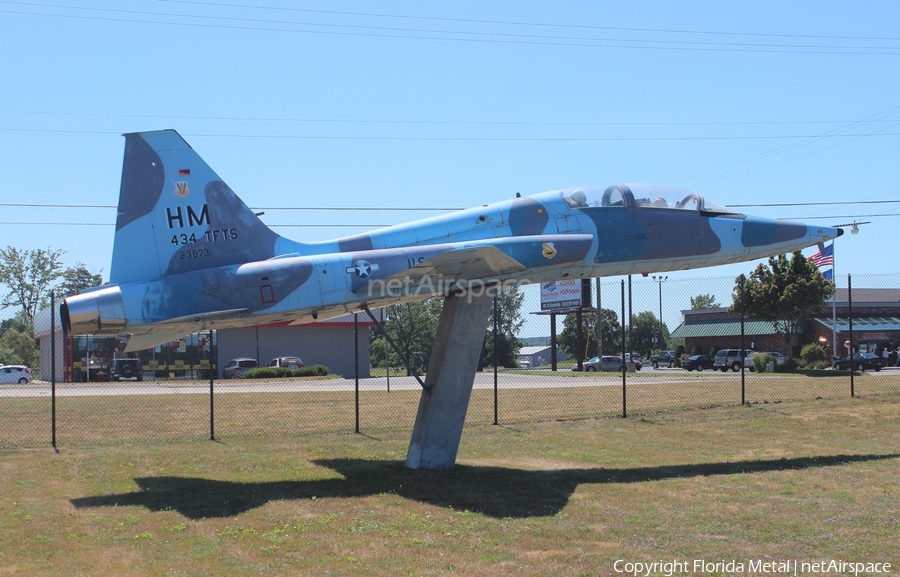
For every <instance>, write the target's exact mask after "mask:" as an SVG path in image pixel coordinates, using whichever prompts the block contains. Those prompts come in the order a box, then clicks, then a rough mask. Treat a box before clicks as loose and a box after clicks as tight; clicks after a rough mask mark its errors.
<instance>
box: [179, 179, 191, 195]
mask: <svg viewBox="0 0 900 577" xmlns="http://www.w3.org/2000/svg"><path fill="white" fill-rule="evenodd" d="M190 193H191V188H190V187H189V186H188V183H187V182H185V181H183V180H179V181H178V182H176V183H175V194H177V195H178V196H180V197H181V198H184V197H186V196H187V195H189V194H190Z"/></svg>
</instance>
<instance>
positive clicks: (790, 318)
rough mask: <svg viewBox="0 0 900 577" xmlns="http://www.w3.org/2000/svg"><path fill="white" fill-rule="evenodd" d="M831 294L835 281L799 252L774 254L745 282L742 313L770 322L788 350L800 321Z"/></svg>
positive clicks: (736, 302) (736, 296)
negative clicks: (766, 263)
mask: <svg viewBox="0 0 900 577" xmlns="http://www.w3.org/2000/svg"><path fill="white" fill-rule="evenodd" d="M741 278H742V277H741V276H739V277H737V278H736V279H735V286H734V292H733V293H732V300H733V302H732V305H731V311H732V312H738V311H740V310H741V285H740V283H741ZM833 294H834V283H833V282H831V281H827V280H825V278H824V277H823V276H822V273H820V272H819V269H818V268H817V267H816V265H814V264H813V263H812V262H811V261H808V260H806V259H805V258H803V255H802V254H800V252H799V251H797V252H795V253H794V254H793V255H792V256H791V258H790V259H788V257H787V255H784V254H783V255H779V256H777V257H775V256H773V257H769V265H768V266H766V265H764V264H759V265H758V266H757V267H756V270H754V271H753V272H752V273H751V274H750V277H749V278H747V279H746V281H745V282H744V313H745V314H746V315H747V316H749V317H752V318H757V319H761V320H764V321H768V322H769V323H771V324H772V327H773V328H774V329H775V331H776V332H777V333H778V334H780V335H782V336H783V337H784V339H785V342H786V343H787V345H788V349H787V350H789V351H790V350H793V346H794V335H795V334H796V332H797V327H798V326H799V324H800V323H801V322H802V321H803V320H805V319H808V318H810V317H812V315H814V314H815V313H817V312H819V311H820V310H821V309H822V306H823V305H824V304H825V301H826V299H828V298H829V297H831V296H832V295H833Z"/></svg>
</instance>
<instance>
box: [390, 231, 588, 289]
mask: <svg viewBox="0 0 900 577" xmlns="http://www.w3.org/2000/svg"><path fill="white" fill-rule="evenodd" d="M593 239H594V237H593V236H592V235H590V234H566V235H535V236H520V237H504V238H496V239H488V240H480V241H477V242H472V243H458V244H456V245H452V248H451V249H450V250H447V251H445V252H442V253H440V254H438V255H436V256H433V257H431V258H429V259H427V260H425V261H423V262H420V263H418V264H416V265H415V266H412V267H410V268H408V269H406V270H403V271H401V272H398V273H395V274H393V275H391V276H390V277H388V278H387V279H386V280H393V279H410V280H417V279H420V278H423V277H425V276H426V275H428V276H430V277H432V278H436V277H443V278H445V279H459V280H472V279H492V278H498V277H502V276H503V275H508V274H512V273H518V272H524V271H527V270H529V269H536V268H545V267H556V266H560V267H561V266H567V265H571V264H573V263H575V262H579V261H581V260H582V259H583V258H584V256H585V255H586V254H587V252H588V250H589V249H590V246H591V244H592V243H593Z"/></svg>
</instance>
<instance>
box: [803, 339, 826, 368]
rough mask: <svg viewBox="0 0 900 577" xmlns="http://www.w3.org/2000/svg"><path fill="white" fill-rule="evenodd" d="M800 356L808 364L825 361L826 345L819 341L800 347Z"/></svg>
mask: <svg viewBox="0 0 900 577" xmlns="http://www.w3.org/2000/svg"><path fill="white" fill-rule="evenodd" d="M800 358H801V359H803V363H804V364H805V365H806V366H810V365H814V364H816V363H820V362H822V363H824V362H825V358H826V356H825V347H823V346H822V345H820V344H819V343H809V344H808V345H804V346H803V348H802V349H800Z"/></svg>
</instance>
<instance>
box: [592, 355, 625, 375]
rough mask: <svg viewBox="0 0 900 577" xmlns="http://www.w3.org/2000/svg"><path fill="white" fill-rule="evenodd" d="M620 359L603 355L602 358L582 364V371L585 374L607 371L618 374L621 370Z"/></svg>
mask: <svg viewBox="0 0 900 577" xmlns="http://www.w3.org/2000/svg"><path fill="white" fill-rule="evenodd" d="M622 364H623V361H622V357H614V356H611V355H603V356H602V357H594V358H592V359H591V360H589V361H586V362H585V363H584V370H585V371H587V372H590V373H592V372H595V371H609V372H620V371H621V370H622Z"/></svg>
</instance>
